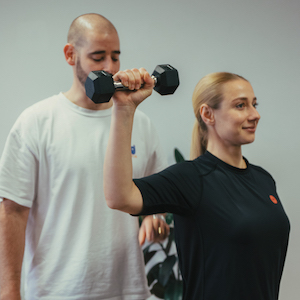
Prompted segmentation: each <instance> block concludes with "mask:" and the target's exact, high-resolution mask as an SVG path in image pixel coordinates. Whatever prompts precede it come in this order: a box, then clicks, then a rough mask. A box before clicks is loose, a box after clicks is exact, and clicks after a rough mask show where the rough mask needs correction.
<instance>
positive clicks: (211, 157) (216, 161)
mask: <svg viewBox="0 0 300 300" xmlns="http://www.w3.org/2000/svg"><path fill="white" fill-rule="evenodd" d="M204 157H206V158H207V159H208V160H210V161H211V162H213V163H214V164H217V165H219V166H221V167H223V168H225V169H228V170H230V171H233V172H238V173H246V172H248V170H249V162H248V160H247V159H246V158H245V157H244V156H243V159H244V160H245V163H246V168H243V169H242V168H237V167H234V166H232V165H230V164H228V163H226V162H224V161H223V160H221V159H219V158H218V157H216V156H214V155H213V154H211V153H210V152H209V151H206V152H205V153H204Z"/></svg>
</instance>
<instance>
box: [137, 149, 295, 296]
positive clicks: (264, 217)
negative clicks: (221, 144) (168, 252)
mask: <svg viewBox="0 0 300 300" xmlns="http://www.w3.org/2000/svg"><path fill="white" fill-rule="evenodd" d="M245 161H246V163H247V168H246V169H238V168H235V167H233V166H230V165H228V164H226V163H224V162H223V161H221V160H219V159H218V158H217V157H215V156H213V155H212V154H211V153H209V152H206V153H205V154H204V155H202V156H200V157H199V158H197V159H196V160H194V161H186V162H182V163H179V164H176V165H174V166H171V167H169V168H168V169H166V170H164V171H162V172H160V173H158V174H155V175H151V176H149V177H146V178H142V179H136V180H134V181H135V184H136V185H137V186H138V188H139V189H140V191H141V193H142V196H143V201H144V206H143V211H142V212H141V214H143V215H145V214H152V213H159V212H171V213H174V222H175V240H176V245H177V251H178V256H179V263H180V268H181V272H182V276H183V281H184V297H183V299H185V300H254V299H255V300H276V299H278V292H279V284H280V279H281V275H282V270H283V265H284V261H285V256H286V250H287V245H288V237H289V230H290V224H289V220H288V218H287V216H286V214H285V212H284V209H283V207H282V204H281V202H280V200H279V197H278V195H277V192H276V186H275V182H274V180H273V178H272V177H271V175H270V174H269V173H268V172H266V171H265V170H263V169H262V168H260V167H257V166H254V165H252V164H249V163H248V161H247V160H246V159H245ZM270 196H271V197H270ZM272 200H273V201H272ZM274 202H277V203H274Z"/></svg>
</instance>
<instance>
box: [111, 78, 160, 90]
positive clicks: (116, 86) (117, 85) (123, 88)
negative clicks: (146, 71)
mask: <svg viewBox="0 0 300 300" xmlns="http://www.w3.org/2000/svg"><path fill="white" fill-rule="evenodd" d="M151 78H152V79H153V80H154V86H155V85H156V84H157V78H156V77H155V76H153V75H152V76H151ZM114 87H115V89H116V90H119V91H120V90H128V87H126V86H124V85H123V84H122V83H121V82H118V81H114ZM141 87H143V85H142V86H141Z"/></svg>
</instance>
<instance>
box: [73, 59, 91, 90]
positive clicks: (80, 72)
mask: <svg viewBox="0 0 300 300" xmlns="http://www.w3.org/2000/svg"><path fill="white" fill-rule="evenodd" d="M76 75H77V78H78V80H79V82H80V83H81V84H82V85H83V86H85V81H86V79H87V77H88V74H86V73H85V72H84V71H83V69H82V67H81V62H80V59H79V58H78V59H77V65H76Z"/></svg>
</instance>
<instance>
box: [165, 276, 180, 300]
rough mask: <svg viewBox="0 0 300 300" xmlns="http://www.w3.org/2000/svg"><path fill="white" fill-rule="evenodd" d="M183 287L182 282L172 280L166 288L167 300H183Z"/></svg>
mask: <svg viewBox="0 0 300 300" xmlns="http://www.w3.org/2000/svg"><path fill="white" fill-rule="evenodd" d="M182 292H183V286H182V281H180V280H175V279H173V280H170V281H169V282H168V284H167V286H166V287H165V295H164V299H165V300H182Z"/></svg>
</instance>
